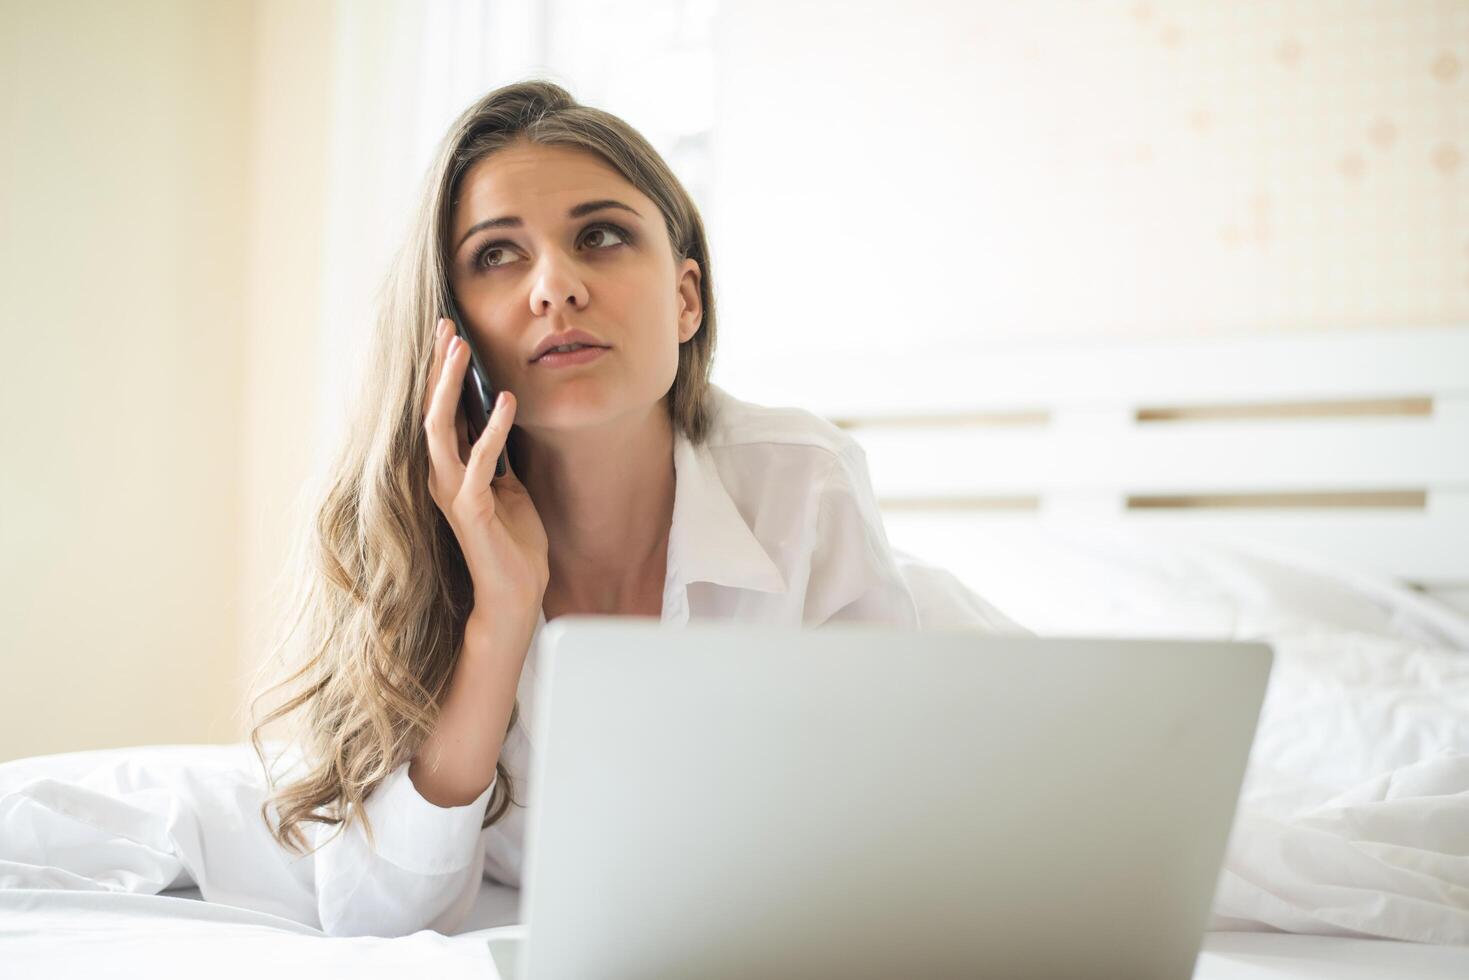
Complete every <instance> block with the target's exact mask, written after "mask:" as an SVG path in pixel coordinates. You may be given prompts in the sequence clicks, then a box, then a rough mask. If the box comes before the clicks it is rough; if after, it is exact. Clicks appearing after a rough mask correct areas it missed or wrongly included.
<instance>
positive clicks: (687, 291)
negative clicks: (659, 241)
mask: <svg viewBox="0 0 1469 980" xmlns="http://www.w3.org/2000/svg"><path fill="white" fill-rule="evenodd" d="M701 281H702V273H701V272H700V271H699V263H698V260H696V259H684V260H683V264H682V265H680V266H679V279H678V299H679V310H678V342H679V343H680V344H682V343H684V342H685V341H687V340H691V339H693V336H694V334H696V333H698V332H699V326H700V325H701V324H702V323H703V322H704V301H703V298H702V297H701V296H700V295H699V284H700V282H701Z"/></svg>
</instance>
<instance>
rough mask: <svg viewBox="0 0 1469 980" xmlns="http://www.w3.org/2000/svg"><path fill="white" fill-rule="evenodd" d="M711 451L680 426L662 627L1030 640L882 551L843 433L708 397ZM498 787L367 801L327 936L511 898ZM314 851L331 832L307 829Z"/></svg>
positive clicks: (326, 917) (523, 783)
mask: <svg viewBox="0 0 1469 980" xmlns="http://www.w3.org/2000/svg"><path fill="white" fill-rule="evenodd" d="M711 389H712V394H713V398H714V412H713V420H712V425H711V429H710V432H709V436H708V439H707V440H706V441H705V443H704V444H702V445H697V446H696V445H694V444H692V443H691V442H690V441H689V440H688V439H687V438H686V437H685V436H684V435H683V433H682V432H680V431H678V430H677V429H675V432H674V444H673V463H674V475H675V486H674V502H673V521H672V525H671V526H670V528H669V538H668V562H667V572H666V577H665V580H664V586H663V611H662V619H661V621H662V622H663V623H671V624H685V623H687V622H688V621H689V620H690V619H734V620H738V621H740V622H743V623H752V624H782V625H789V626H803V627H817V626H820V625H822V624H823V623H829V622H838V621H846V622H852V621H859V622H869V623H874V624H882V625H886V626H891V627H898V628H907V629H942V628H954V627H971V628H976V629H980V630H984V631H989V632H1015V633H1024V632H1026V631H1025V630H1024V629H1023V628H1021V627H1020V626H1018V625H1016V624H1015V623H1013V622H1012V621H1010V620H1009V619H1007V618H1006V617H1005V616H1004V615H1002V614H1001V613H999V612H998V611H997V610H996V609H995V608H994V607H993V606H991V605H989V604H988V603H986V602H985V601H984V600H982V599H980V598H979V597H978V596H976V595H974V594H973V593H972V592H970V591H969V590H968V589H967V588H965V587H964V586H963V585H962V584H961V583H960V582H959V581H958V580H957V579H956V578H955V577H954V576H953V575H951V574H949V573H948V572H946V571H944V570H943V569H940V568H936V567H934V566H931V565H926V564H924V563H923V562H921V561H919V560H918V559H916V558H914V557H913V556H911V555H907V554H905V553H903V552H899V551H895V550H894V549H893V548H892V547H891V546H890V545H889V543H888V539H887V534H886V532H885V531H884V529H883V524H882V516H881V514H880V512H879V511H878V506H877V500H876V497H875V495H874V493H873V490H872V484H871V480H870V478H869V476H868V471H867V461H866V455H865V453H864V451H863V449H862V447H861V446H860V445H859V444H858V443H857V442H856V440H854V439H853V438H852V437H851V436H850V435H848V434H847V433H845V432H843V431H842V430H841V429H839V428H837V427H836V426H835V425H833V424H831V423H830V422H828V421H826V420H825V419H822V418H820V417H818V416H816V415H813V414H812V413H810V412H807V411H804V410H801V409H797V408H772V407H766V406H760V405H755V404H752V403H749V402H744V401H741V400H739V399H737V398H734V397H733V396H731V395H729V394H728V393H727V392H725V391H724V390H722V389H720V388H718V387H717V386H711ZM545 624H546V618H545V614H544V613H542V615H541V617H540V620H539V622H538V623H537V625H536V629H535V632H534V633H533V634H532V639H531V645H530V648H529V650H528V652H527V654H526V661H525V665H524V667H523V669H522V671H521V676H520V684H519V688H518V697H519V699H520V719H519V721H518V723H517V724H516V725H515V726H514V727H513V728H512V729H511V730H510V732H509V734H508V735H507V736H506V740H505V744H504V747H503V748H502V750H501V757H500V761H501V762H502V763H503V764H504V766H505V768H506V769H507V770H508V771H509V772H510V774H511V778H512V785H513V790H514V795H515V799H516V800H517V801H518V802H519V803H522V804H523V803H524V802H525V801H526V800H527V799H528V797H529V784H528V780H529V775H530V772H531V753H532V751H533V745H532V743H531V741H530V739H529V737H528V732H530V731H533V730H534V728H535V725H534V718H533V712H534V710H535V705H536V703H537V702H536V697H535V689H536V684H537V681H538V679H539V667H540V657H539V647H540V642H539V641H540V636H541V632H542V627H544V626H545ZM494 785H495V784H494V782H491V784H490V785H489V786H488V787H486V788H485V791H484V792H483V793H482V794H480V796H479V798H478V799H476V800H475V801H474V802H472V803H468V804H465V805H464V806H458V807H440V806H436V805H435V804H432V803H430V802H428V801H427V800H425V799H424V798H423V797H422V796H420V795H419V793H418V791H417V790H416V789H415V787H414V785H413V782H412V780H410V779H409V778H408V763H406V762H405V763H403V764H402V765H400V766H399V767H398V768H397V769H395V770H394V771H393V772H392V773H390V774H389V775H388V776H387V777H386V778H385V779H384V780H383V782H382V783H380V784H379V785H378V786H377V787H376V788H375V790H374V791H373V793H372V794H371V795H370V796H369V797H368V799H367V801H366V803H365V809H366V812H367V815H368V817H369V818H370V819H371V821H372V827H373V832H374V834H375V836H376V839H377V850H376V852H373V851H372V850H371V849H370V848H369V847H368V845H367V840H366V837H365V836H364V834H363V832H362V828H361V825H360V824H354V825H353V827H352V829H351V830H350V831H347V832H345V833H342V834H340V835H339V836H337V837H336V838H335V839H333V840H330V841H328V842H327V843H326V844H325V845H323V846H322V847H321V848H320V849H319V850H318V851H317V852H316V853H315V855H314V860H315V885H316V896H317V908H318V912H319V914H320V919H321V927H322V929H323V930H325V931H326V932H327V933H328V934H330V935H379V936H396V935H406V934H408V933H411V932H414V931H417V930H419V929H424V928H429V929H435V930H437V931H439V932H444V933H452V932H454V931H455V930H456V928H457V927H458V925H459V924H460V923H461V922H462V921H463V920H464V918H465V916H466V915H467V914H468V912H469V910H470V908H471V907H472V905H473V903H474V899H475V896H476V894H477V892H478V890H479V884H480V880H481V877H482V876H484V877H489V878H491V879H493V880H495V881H498V882H501V883H503V884H506V885H513V886H516V887H519V886H520V872H521V862H522V857H523V841H524V834H525V823H526V816H527V811H526V809H525V808H524V807H522V806H512V807H510V808H509V809H508V810H507V811H506V812H505V814H504V815H503V816H501V818H500V819H499V820H498V821H497V822H496V823H495V824H494V825H493V826H490V827H488V828H485V829H483V830H481V829H480V823H481V822H482V820H483V817H484V814H485V810H486V806H487V804H488V802H489V799H490V795H491V793H492V792H493V791H494ZM311 826H312V828H313V831H314V832H315V834H316V836H315V838H314V839H313V843H315V842H316V841H320V840H324V839H326V838H328V837H330V836H331V835H332V834H333V833H336V832H337V828H335V827H323V826H322V825H317V824H313V825H311Z"/></svg>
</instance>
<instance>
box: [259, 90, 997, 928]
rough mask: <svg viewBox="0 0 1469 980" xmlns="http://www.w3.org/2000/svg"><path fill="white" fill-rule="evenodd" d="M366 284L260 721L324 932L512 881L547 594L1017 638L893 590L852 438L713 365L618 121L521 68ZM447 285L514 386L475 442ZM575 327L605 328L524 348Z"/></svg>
mask: <svg viewBox="0 0 1469 980" xmlns="http://www.w3.org/2000/svg"><path fill="white" fill-rule="evenodd" d="M388 286H389V288H388V289H387V291H386V292H385V294H384V302H383V305H382V310H381V314H380V317H379V320H378V324H377V331H376V334H375V337H374V352H373V360H372V365H373V366H372V369H371V370H370V372H369V375H368V381H367V386H366V389H365V390H364V392H363V400H362V403H361V404H362V406H363V410H362V413H361V416H360V418H359V420H358V424H357V426H356V427H355V428H354V429H353V431H352V434H351V437H350V439H349V441H348V444H347V445H346V447H345V448H344V451H343V454H342V456H341V458H340V459H339V461H338V464H337V466H336V468H335V470H334V474H335V476H334V479H333V481H332V483H331V486H330V490H329V492H328V494H327V496H326V499H325V501H324V503H323V505H322V506H321V508H320V510H319V513H318V516H317V520H316V536H315V542H314V559H315V560H314V563H313V564H314V568H313V569H312V570H311V571H310V573H309V574H308V575H307V576H306V577H305V579H304V582H303V585H304V588H303V589H302V590H301V592H300V593H299V595H300V596H301V597H302V600H303V601H302V603H301V605H300V606H299V607H298V612H297V614H296V617H295V623H293V625H292V628H291V630H290V631H288V634H287V636H288V638H289V636H290V634H291V633H293V632H294V630H295V628H296V626H298V625H299V624H300V622H301V619H302V615H304V616H305V618H306V623H307V632H306V639H307V653H308V654H309V656H308V659H307V662H306V664H305V666H304V667H302V668H301V669H300V670H299V671H297V672H296V673H295V674H294V676H293V677H291V678H289V679H288V680H287V681H285V682H283V684H285V685H287V686H291V685H299V690H298V691H297V692H296V693H295V694H294V696H293V697H291V698H290V699H288V700H287V701H285V703H284V704H282V705H281V706H280V707H278V708H277V709H276V710H274V711H272V712H270V713H269V714H268V715H267V716H266V717H265V718H264V719H263V720H262V721H261V722H260V723H259V724H258V725H257V726H256V729H255V731H254V732H253V733H252V740H253V741H254V744H255V746H256V751H257V752H261V740H260V730H261V728H263V727H264V726H265V725H267V724H269V723H270V722H271V721H274V720H276V719H278V718H282V717H285V716H287V715H292V714H295V713H297V712H299V713H300V719H299V720H300V721H301V722H302V724H301V725H300V726H299V728H298V731H299V734H300V736H301V743H302V744H301V749H302V753H301V756H300V760H301V763H302V768H301V770H300V771H299V772H297V773H296V774H295V778H294V779H292V780H291V781H290V782H289V783H288V784H286V785H285V786H283V787H282V788H280V789H278V790H277V791H276V792H275V795H274V796H273V797H272V798H271V800H269V801H268V802H267V804H266V806H265V807H263V808H262V812H263V815H264V816H265V818H266V821H267V823H270V820H271V817H270V812H269V811H270V809H271V807H272V806H273V807H274V808H275V809H276V811H277V815H278V823H277V824H276V825H275V826H272V828H271V829H272V833H273V834H274V835H275V837H276V839H277V840H278V841H279V842H280V843H281V844H283V845H285V846H286V847H288V848H291V849H293V850H297V851H303V850H305V845H306V844H307V843H308V841H307V840H306V835H305V833H304V832H303V830H304V828H305V826H306V825H307V824H311V825H313V829H314V830H325V829H326V828H332V827H335V828H336V830H337V832H336V833H334V834H333V835H332V836H331V837H329V838H327V839H325V840H321V839H320V837H319V835H313V836H317V839H316V840H314V841H312V842H311V843H314V844H315V845H316V846H315V848H314V849H313V851H312V852H311V853H312V854H313V855H314V861H315V879H314V880H315V887H316V896H317V905H318V911H319V915H320V920H321V926H322V928H323V929H325V930H326V931H327V932H328V933H332V934H339V935H347V934H352V935H355V934H369V933H370V934H376V935H399V934H404V933H408V932H412V931H414V930H417V929H422V928H434V929H439V930H440V931H445V932H448V931H452V930H453V929H454V928H455V927H456V926H457V925H458V924H459V923H460V922H462V920H463V918H464V916H465V914H466V913H467V912H468V910H469V907H470V905H471V904H472V902H473V900H474V897H475V895H476V893H477V890H478V887H479V881H480V878H481V876H482V874H489V875H490V876H492V877H494V878H495V879H497V880H499V881H502V882H505V883H507V884H512V885H518V884H519V875H520V859H521V842H522V835H523V828H524V808H523V806H522V805H521V802H520V801H523V800H524V799H525V779H526V774H527V773H528V771H529V768H530V767H529V758H528V754H529V748H530V746H529V743H528V742H527V740H526V732H527V730H528V729H529V727H530V726H529V723H528V722H529V719H528V718H527V717H526V716H525V715H524V714H523V713H522V708H523V706H527V705H533V704H534V698H533V697H532V692H533V689H534V687H533V685H534V683H535V665H536V642H535V641H536V639H537V637H538V635H539V631H540V628H541V627H542V626H543V625H544V624H545V623H546V621H548V620H551V619H554V618H555V617H557V616H560V615H564V614H566V613H572V612H575V613H596V614H614V615H634V616H650V617H658V618H660V619H661V620H662V621H664V622H672V623H685V622H687V621H688V620H689V619H690V618H731V619H738V620H740V621H746V622H752V623H755V622H760V623H777V624H781V623H783V624H792V625H805V626H818V625H820V624H823V623H827V622H833V621H866V622H873V623H883V624H887V625H893V626H901V627H907V628H919V627H920V625H925V626H926V625H932V624H931V623H928V622H923V623H920V617H924V616H925V615H926V614H925V613H924V610H925V608H926V607H927V605H928V604H929V603H932V602H937V603H948V604H949V606H950V608H951V609H952V608H955V607H954V605H953V604H954V603H959V604H960V605H962V606H963V607H964V609H966V610H967V611H968V614H967V615H966V614H965V613H963V612H961V613H960V614H958V615H957V617H954V616H951V617H950V618H951V619H953V618H957V619H959V620H960V621H968V622H971V623H973V624H974V625H978V626H982V627H989V628H994V629H1013V628H1015V627H1014V626H1013V624H1010V623H1009V622H1008V621H1007V620H1005V619H1004V617H1002V616H1000V615H999V614H997V613H995V612H994V610H993V609H992V608H990V607H988V606H987V605H985V604H984V603H983V602H982V601H981V600H978V599H977V598H976V597H973V596H972V595H970V594H967V593H965V592H964V591H963V590H962V586H957V583H955V582H953V580H952V577H948V578H947V579H945V578H943V573H942V572H938V573H937V574H938V576H939V578H938V581H940V583H941V586H942V589H949V591H948V592H946V593H945V594H944V595H943V597H940V598H937V599H934V598H933V596H930V597H929V598H927V599H918V600H915V595H914V593H913V592H912V591H910V588H909V585H908V582H907V581H905V579H904V573H903V570H902V569H901V568H900V558H899V556H898V555H897V554H896V553H895V552H894V551H893V550H892V549H891V548H890V546H889V544H888V541H887V538H886V535H885V534H884V532H883V528H882V520H881V517H880V515H879V513H878V510H877V506H876V502H875V499H874V497H873V493H872V489H871V486H870V483H869V479H868V474H867V469H866V463H865V459H864V457H863V454H862V450H861V449H860V447H859V446H858V445H857V444H856V443H855V442H854V441H853V440H852V439H851V438H850V437H849V436H847V435H845V434H844V433H842V432H841V431H840V430H839V429H837V428H836V427H835V426H833V425H831V424H829V423H827V422H825V421H823V420H821V419H819V418H817V417H816V416H814V415H811V414H809V413H807V412H803V411H799V410H796V409H775V408H765V407H760V406H756V405H752V404H748V403H745V402H742V401H739V400H738V399H735V398H733V397H732V396H730V395H729V394H727V393H725V392H723V391H721V390H720V389H719V388H717V387H715V386H714V385H711V384H710V383H709V380H708V377H709V369H710V364H711V361H712V358H713V353H714V343H715V311H714V294H713V289H712V286H711V274H710V265H709V253H708V245H707V242H706V240H705V236H704V229H703V225H702V223H701V220H700V217H699V213H698V211H697V209H696V208H695V207H694V204H693V202H692V200H691V199H690V198H689V196H688V194H687V193H686V192H685V190H684V189H683V187H682V185H681V184H680V183H679V181H678V179H677V178H676V177H675V176H674V175H673V173H672V172H671V171H670V170H669V169H668V167H667V166H666V165H665V164H664V162H663V160H662V159H660V158H659V156H658V154H657V153H656V152H655V151H654V150H653V149H652V148H651V147H650V146H649V145H648V144H647V142H646V141H645V140H644V139H643V138H642V137H641V136H640V135H639V134H638V133H637V132H636V131H635V130H633V129H632V128H631V127H629V126H628V125H627V124H626V123H624V122H623V121H621V120H620V119H618V118H616V117H614V116H611V115H609V114H607V113H605V112H602V111H599V110H595V109H591V108H588V107H584V106H580V105H578V104H577V103H576V102H574V101H573V100H572V99H571V97H570V96H569V95H568V94H567V93H566V92H565V91H564V90H563V89H561V88H559V87H557V86H556V85H553V84H550V83H547V82H539V81H532V82H526V83H521V84H516V85H510V86H506V87H504V88H501V89H498V90H496V91H494V92H491V93H490V94H488V95H486V96H485V97H484V98H482V99H480V100H479V101H478V102H476V103H475V104H474V105H472V106H470V108H469V109H468V110H466V111H465V112H464V113H463V114H462V115H461V116H460V118H459V119H458V120H457V121H456V122H455V123H454V124H453V126H452V127H451V129H450V131H449V133H448V134H447V135H446V137H445V139H444V141H443V143H442V145H441V148H440V150H439V152H438V154H437V156H436V159H435V162H434V164H433V166H432V168H431V170H430V173H429V180H428V183H427V185H426V187H425V191H424V196H423V201H422V206H421V208H420V210H419V212H418V216H417V220H416V222H415V224H414V226H413V230H412V233H411V235H410V238H409V242H408V245H407V247H406V248H405V249H404V250H403V251H402V252H401V253H400V255H399V258H398V260H397V262H396V264H395V267H394V269H393V272H392V274H391V277H390V280H389V284H388ZM446 288H447V289H448V290H452V295H453V298H454V301H455V304H456V306H457V308H458V310H459V311H460V313H461V316H462V319H463V323H464V328H465V330H466V331H467V333H468V334H469V336H470V337H471V338H472V340H473V342H474V344H475V347H476V349H477V350H478V352H479V354H480V356H481V358H482V359H483V361H484V363H485V366H486V369H487V371H488V372H489V374H490V375H491V377H492V378H493V380H494V383H495V385H496V386H497V387H499V388H503V389H505V392H506V394H505V395H504V396H503V397H502V399H501V400H500V402H499V403H498V404H497V406H496V407H495V408H494V411H493V413H492V414H491V417H490V424H489V425H488V427H487V428H486V429H485V430H484V432H483V433H482V434H481V435H480V436H479V437H478V439H477V440H476V442H475V443H474V445H472V446H471V445H470V444H469V441H468V434H467V433H468V430H467V428H466V424H465V420H464V417H463V414H462V412H459V411H458V400H459V392H460V387H461V384H462V380H463V377H464V373H465V370H466V363H467V360H468V358H467V355H466V351H465V348H464V345H463V344H462V343H461V342H458V341H457V340H456V339H455V338H454V331H453V329H452V325H451V324H450V323H449V322H448V321H446V320H444V319H442V314H443V309H442V307H441V306H440V304H439V303H438V301H437V298H438V297H440V296H443V295H445V290H446ZM571 343H576V344H581V345H586V346H587V347H591V348H595V349H594V350H586V349H585V348H583V350H582V352H581V353H569V352H568V353H552V354H549V355H546V356H542V354H543V352H544V351H546V350H548V349H550V348H553V347H559V346H563V345H566V344H571ZM502 448H504V449H505V450H506V453H507V457H508V462H509V466H508V468H507V471H506V472H505V473H504V475H502V476H498V477H496V476H495V463H496V460H497V458H498V457H499V456H500V453H501V450H502ZM935 571H936V570H933V569H931V568H930V569H929V570H928V574H929V575H933V574H934V573H935ZM924 588H925V590H928V587H927V586H925V587H924ZM942 589H941V590H940V591H942ZM928 591H932V590H928ZM937 594H938V593H937V592H935V593H934V595H937ZM261 757H262V760H263V759H264V754H263V752H261Z"/></svg>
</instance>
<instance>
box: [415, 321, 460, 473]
mask: <svg viewBox="0 0 1469 980" xmlns="http://www.w3.org/2000/svg"><path fill="white" fill-rule="evenodd" d="M455 339H456V340H457V338H455ZM467 360H468V355H467V353H466V350H465V347H464V342H463V341H459V342H457V343H453V342H452V341H451V344H450V349H448V350H446V352H445V358H444V366H443V369H442V370H440V371H439V376H438V381H437V382H436V383H435V385H434V395H433V401H432V403H431V404H430V405H429V410H428V417H427V418H426V419H425V420H424V431H425V432H426V433H427V434H428V451H429V457H430V459H431V460H432V462H433V465H434V470H435V471H436V472H437V473H438V474H439V476H440V478H442V479H446V480H448V481H449V482H450V485H451V486H453V487H456V488H457V487H458V486H459V484H460V482H461V481H462V480H463V479H464V463H463V462H461V461H460V459H459V452H458V446H456V445H455V442H456V432H455V428H454V412H455V409H456V408H457V407H458V404H459V389H460V387H461V386H462V385H463V383H464V365H465V363H466V362H467Z"/></svg>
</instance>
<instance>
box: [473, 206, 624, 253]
mask: <svg viewBox="0 0 1469 980" xmlns="http://www.w3.org/2000/svg"><path fill="white" fill-rule="evenodd" d="M609 208H618V209H621V210H623V211H632V213H633V214H634V215H636V216H637V217H639V218H641V217H642V215H640V214H638V213H637V212H636V211H633V209H632V208H630V207H628V206H627V205H626V204H623V203H622V202H621V201H614V200H611V199H610V198H609V199H606V200H602V201H587V202H586V203H585V204H578V205H577V206H576V207H574V208H572V209H571V210H570V211H568V212H566V217H567V219H568V220H573V221H574V220H575V219H577V218H580V217H582V216H583V215H587V214H591V213H592V212H593V211H605V210H607V209H609ZM523 224H525V222H524V221H521V220H520V219H519V218H517V217H513V216H510V217H504V218H486V219H485V220H484V221H481V222H480V223H479V224H477V225H474V226H473V227H472V228H470V229H469V230H468V231H466V232H465V233H464V237H463V238H460V239H459V242H458V244H456V245H455V246H454V253H453V254H455V255H457V254H459V250H460V249H461V248H463V247H464V243H465V242H466V241H468V240H469V236H470V235H473V234H474V233H475V232H477V231H484V230H485V229H486V228H519V227H520V226H521V225H523Z"/></svg>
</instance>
